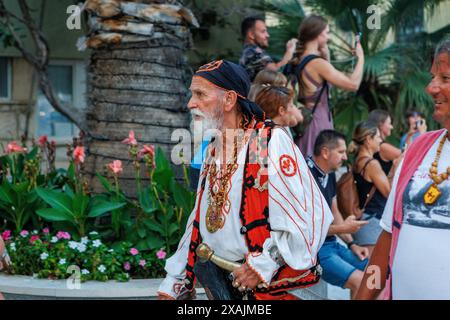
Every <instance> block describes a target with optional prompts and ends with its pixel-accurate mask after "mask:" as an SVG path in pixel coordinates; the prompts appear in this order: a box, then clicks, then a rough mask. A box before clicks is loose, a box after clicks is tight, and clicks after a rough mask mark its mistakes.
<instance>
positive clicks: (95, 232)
mask: <svg viewBox="0 0 450 320" xmlns="http://www.w3.org/2000/svg"><path fill="white" fill-rule="evenodd" d="M89 234H90V235H91V236H96V235H98V232H97V231H91V232H89Z"/></svg>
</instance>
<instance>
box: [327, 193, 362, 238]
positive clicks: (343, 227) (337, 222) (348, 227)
mask: <svg viewBox="0 0 450 320" xmlns="http://www.w3.org/2000/svg"><path fill="white" fill-rule="evenodd" d="M331 212H332V213H333V217H334V220H333V224H332V225H330V228H329V229H328V234H327V235H329V236H332V235H336V234H338V235H339V237H340V238H341V239H342V240H344V242H345V243H350V242H352V241H353V237H352V236H351V233H355V232H357V231H358V230H359V229H360V228H361V227H362V226H363V225H365V224H367V223H368V221H358V220H356V217H355V216H349V217H347V219H345V220H344V219H343V218H342V214H341V212H340V211H339V208H338V205H337V200H336V198H335V199H333V203H332V205H331Z"/></svg>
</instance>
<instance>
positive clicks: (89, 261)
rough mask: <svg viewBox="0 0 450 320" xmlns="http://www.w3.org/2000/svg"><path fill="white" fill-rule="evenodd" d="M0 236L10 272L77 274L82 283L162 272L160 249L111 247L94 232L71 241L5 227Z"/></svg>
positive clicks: (68, 237)
mask: <svg viewBox="0 0 450 320" xmlns="http://www.w3.org/2000/svg"><path fill="white" fill-rule="evenodd" d="M2 237H3V239H4V240H5V243H6V248H7V250H8V252H9V255H10V257H11V261H12V265H11V268H10V273H11V274H19V275H29V276H37V277H38V278H46V279H66V278H67V277H69V276H71V275H73V273H78V274H76V276H79V278H80V280H81V282H84V281H88V280H98V281H107V280H117V281H128V280H129V279H130V278H135V279H142V278H159V277H162V276H163V274H164V260H165V258H166V252H165V251H164V250H163V249H159V250H152V251H145V252H141V251H139V250H138V249H136V248H134V247H133V246H132V244H131V243H128V242H121V243H120V244H119V245H116V246H115V247H114V248H112V247H110V246H108V245H106V244H105V243H103V242H102V241H101V239H100V237H99V234H98V233H97V232H95V231H93V232H90V233H89V235H88V236H85V237H82V238H81V239H80V241H74V240H72V237H71V235H70V234H69V233H68V232H64V231H58V232H57V233H56V234H55V235H52V234H51V233H50V231H49V230H48V229H44V230H42V232H40V233H38V232H37V231H33V232H29V231H27V230H22V231H21V232H20V234H19V235H18V236H16V237H13V236H11V231H9V230H7V231H5V232H3V234H2Z"/></svg>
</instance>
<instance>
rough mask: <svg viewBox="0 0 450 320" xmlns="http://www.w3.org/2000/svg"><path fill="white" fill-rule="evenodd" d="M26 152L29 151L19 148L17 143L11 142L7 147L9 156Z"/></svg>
mask: <svg viewBox="0 0 450 320" xmlns="http://www.w3.org/2000/svg"><path fill="white" fill-rule="evenodd" d="M25 151H27V149H26V148H22V147H21V146H19V145H18V144H17V142H16V141H13V142H10V143H8V145H7V146H6V153H8V154H9V153H14V152H25Z"/></svg>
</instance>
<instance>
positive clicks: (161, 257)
mask: <svg viewBox="0 0 450 320" xmlns="http://www.w3.org/2000/svg"><path fill="white" fill-rule="evenodd" d="M166 255H167V252H165V251H164V250H163V249H162V248H161V249H159V251H158V252H157V253H156V256H157V257H158V259H159V260H164V259H165V258H166Z"/></svg>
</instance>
